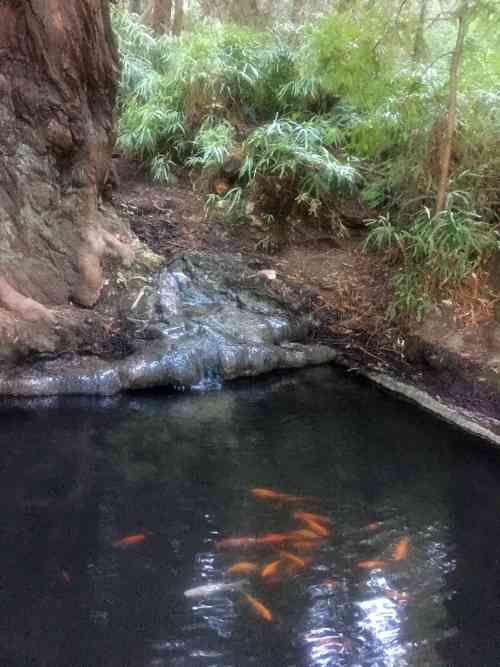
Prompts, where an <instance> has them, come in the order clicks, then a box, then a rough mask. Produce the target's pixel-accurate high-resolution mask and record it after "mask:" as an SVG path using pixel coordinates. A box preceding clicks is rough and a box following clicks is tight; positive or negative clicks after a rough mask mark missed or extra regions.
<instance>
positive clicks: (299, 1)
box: [290, 0, 306, 23]
mask: <svg viewBox="0 0 500 667" xmlns="http://www.w3.org/2000/svg"><path fill="white" fill-rule="evenodd" d="M305 4H306V2H305V0H293V2H292V13H291V16H290V18H291V20H292V21H293V23H297V22H298V21H299V20H300V19H301V18H302V15H303V13H304V8H305Z"/></svg>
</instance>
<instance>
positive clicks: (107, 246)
mask: <svg viewBox="0 0 500 667" xmlns="http://www.w3.org/2000/svg"><path fill="white" fill-rule="evenodd" d="M105 257H115V258H117V259H118V260H119V261H120V262H121V263H122V264H123V265H124V266H130V265H131V264H132V262H133V261H134V251H133V249H132V248H131V247H130V246H129V245H127V244H125V243H123V242H122V241H120V240H119V239H118V238H117V237H116V236H113V234H110V233H109V232H107V231H105V230H102V229H101V230H95V229H94V230H91V231H90V232H89V233H88V235H87V238H86V240H85V242H84V244H83V247H82V249H81V250H80V253H79V256H78V269H79V274H80V278H81V281H80V282H79V284H78V285H77V286H76V287H75V289H74V290H73V293H72V298H73V300H74V301H75V302H76V303H78V304H79V305H81V306H85V307H87V308H92V307H93V306H95V304H96V303H97V301H98V300H99V297H100V295H101V291H102V287H103V284H104V272H103V268H102V260H103V259H104V258H105Z"/></svg>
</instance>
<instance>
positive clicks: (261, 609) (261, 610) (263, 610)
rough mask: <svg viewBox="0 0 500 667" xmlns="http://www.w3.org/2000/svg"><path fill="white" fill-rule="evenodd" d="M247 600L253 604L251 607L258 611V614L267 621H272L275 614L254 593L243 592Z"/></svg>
mask: <svg viewBox="0 0 500 667" xmlns="http://www.w3.org/2000/svg"><path fill="white" fill-rule="evenodd" d="M243 596H244V598H245V600H246V601H247V602H248V603H249V604H250V605H251V607H252V608H253V609H254V610H255V611H256V612H257V614H258V615H259V616H260V617H261V618H263V619H264V620H266V621H272V620H273V615H272V614H271V612H270V611H269V609H268V608H267V607H265V606H264V605H263V604H262V602H259V600H256V599H255V598H254V597H253V595H250V594H249V593H244V594H243Z"/></svg>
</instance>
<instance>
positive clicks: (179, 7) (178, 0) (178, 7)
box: [172, 0, 184, 35]
mask: <svg viewBox="0 0 500 667" xmlns="http://www.w3.org/2000/svg"><path fill="white" fill-rule="evenodd" d="M183 27H184V0H175V12H174V24H173V26H172V34H174V35H180V34H181V32H182V29H183Z"/></svg>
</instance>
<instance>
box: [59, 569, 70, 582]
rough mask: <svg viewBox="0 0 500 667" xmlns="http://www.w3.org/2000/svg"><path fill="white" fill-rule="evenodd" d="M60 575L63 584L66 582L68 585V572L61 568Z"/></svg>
mask: <svg viewBox="0 0 500 667" xmlns="http://www.w3.org/2000/svg"><path fill="white" fill-rule="evenodd" d="M61 577H62V579H63V581H64V583H65V584H68V586H69V585H70V583H71V577H70V576H69V574H68V573H67V572H66V570H62V572H61Z"/></svg>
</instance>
